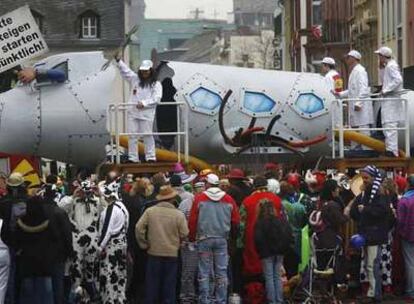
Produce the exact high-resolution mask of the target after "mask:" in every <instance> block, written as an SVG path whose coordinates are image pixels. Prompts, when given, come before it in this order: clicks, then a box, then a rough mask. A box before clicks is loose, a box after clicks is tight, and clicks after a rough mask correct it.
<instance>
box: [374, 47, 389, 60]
mask: <svg viewBox="0 0 414 304" xmlns="http://www.w3.org/2000/svg"><path fill="white" fill-rule="evenodd" d="M375 54H378V55H381V56H384V57H388V58H390V57H391V56H392V50H391V49H390V48H389V47H387V46H382V47H380V48H379V49H378V50H376V51H375Z"/></svg>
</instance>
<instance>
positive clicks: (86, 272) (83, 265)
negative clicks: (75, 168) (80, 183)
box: [61, 195, 103, 288]
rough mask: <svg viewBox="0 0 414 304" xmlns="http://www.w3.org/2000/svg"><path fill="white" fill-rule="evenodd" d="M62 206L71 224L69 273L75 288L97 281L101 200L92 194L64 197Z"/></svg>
mask: <svg viewBox="0 0 414 304" xmlns="http://www.w3.org/2000/svg"><path fill="white" fill-rule="evenodd" d="M61 201H63V202H64V204H63V205H64V206H62V207H63V208H64V209H65V210H66V211H67V212H68V214H69V218H70V220H71V222H72V224H73V249H74V251H75V256H74V258H73V261H72V267H71V274H72V278H73V280H74V286H75V288H76V287H77V286H80V285H81V284H82V283H87V284H94V283H95V282H97V266H98V265H97V263H98V260H97V257H98V233H99V219H100V215H101V212H102V210H103V205H102V202H101V200H100V199H99V198H98V197H97V196H94V195H90V196H87V198H78V197H75V198H74V197H65V198H64V200H61Z"/></svg>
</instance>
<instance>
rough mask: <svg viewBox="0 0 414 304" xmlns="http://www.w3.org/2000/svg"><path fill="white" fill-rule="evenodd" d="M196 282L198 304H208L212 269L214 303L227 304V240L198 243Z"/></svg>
mask: <svg viewBox="0 0 414 304" xmlns="http://www.w3.org/2000/svg"><path fill="white" fill-rule="evenodd" d="M198 258H199V261H198V282H199V293H200V299H199V303H200V304H207V303H210V300H209V295H210V284H209V283H210V282H209V278H210V271H211V270H212V269H214V276H215V288H214V291H215V303H217V304H225V303H227V286H228V278H227V268H228V263H229V258H228V252H227V240H226V239H224V238H209V239H205V240H202V241H199V243H198Z"/></svg>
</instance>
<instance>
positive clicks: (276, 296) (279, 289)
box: [262, 255, 283, 304]
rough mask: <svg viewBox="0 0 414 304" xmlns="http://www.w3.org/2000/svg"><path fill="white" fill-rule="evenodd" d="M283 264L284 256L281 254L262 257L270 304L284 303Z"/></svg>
mask: <svg viewBox="0 0 414 304" xmlns="http://www.w3.org/2000/svg"><path fill="white" fill-rule="evenodd" d="M282 265H283V256H281V255H277V256H272V257H269V258H265V259H262V267H263V275H264V277H265V281H266V296H267V303H269V304H282V303H283V284H282V274H281V272H282Z"/></svg>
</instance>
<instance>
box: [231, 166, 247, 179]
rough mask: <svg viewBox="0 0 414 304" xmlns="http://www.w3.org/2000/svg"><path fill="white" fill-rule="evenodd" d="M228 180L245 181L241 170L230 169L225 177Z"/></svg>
mask: <svg viewBox="0 0 414 304" xmlns="http://www.w3.org/2000/svg"><path fill="white" fill-rule="evenodd" d="M227 178H228V179H246V176H245V175H244V172H243V170H242V169H237V168H234V169H231V170H230V173H229V175H227Z"/></svg>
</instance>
